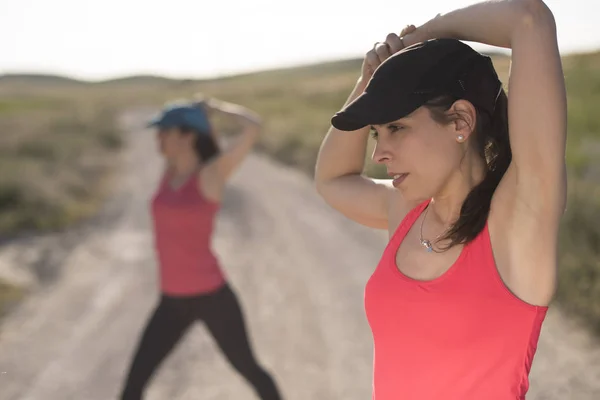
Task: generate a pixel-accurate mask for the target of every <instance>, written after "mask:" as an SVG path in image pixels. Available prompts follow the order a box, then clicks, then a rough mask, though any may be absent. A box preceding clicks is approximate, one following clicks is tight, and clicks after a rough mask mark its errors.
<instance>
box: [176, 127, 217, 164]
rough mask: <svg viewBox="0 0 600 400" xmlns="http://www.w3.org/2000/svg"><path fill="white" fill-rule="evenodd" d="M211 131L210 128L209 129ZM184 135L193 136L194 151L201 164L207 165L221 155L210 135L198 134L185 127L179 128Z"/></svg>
mask: <svg viewBox="0 0 600 400" xmlns="http://www.w3.org/2000/svg"><path fill="white" fill-rule="evenodd" d="M211 129H212V127H211ZM180 130H181V133H182V134H184V135H194V136H195V140H194V150H195V151H196V155H197V156H198V159H200V161H201V162H203V163H207V162H209V161H210V160H212V159H213V158H214V157H216V156H218V155H219V154H220V153H221V149H220V148H219V144H218V143H217V142H216V141H215V139H214V138H213V135H212V133H204V132H202V133H199V132H197V131H196V130H195V129H194V128H190V127H187V126H182V127H180Z"/></svg>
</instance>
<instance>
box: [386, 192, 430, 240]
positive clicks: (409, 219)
mask: <svg viewBox="0 0 600 400" xmlns="http://www.w3.org/2000/svg"><path fill="white" fill-rule="evenodd" d="M429 202H430V200H429V199H428V200H425V201H423V202H422V203H420V204H419V205H417V206H416V207H414V208H413V209H412V210H410V211H409V212H408V214H406V215H405V216H404V218H403V219H402V221H401V222H400V224H398V227H397V228H396V231H395V232H394V234H393V235H392V238H391V239H390V241H389V247H392V248H397V247H398V246H400V243H401V242H402V240H403V239H404V237H405V236H406V234H407V233H408V231H409V230H410V228H411V227H412V226H413V225H414V223H415V222H416V221H417V219H418V218H419V216H420V215H421V213H422V212H423V211H424V210H425V208H426V207H427V206H428V205H429Z"/></svg>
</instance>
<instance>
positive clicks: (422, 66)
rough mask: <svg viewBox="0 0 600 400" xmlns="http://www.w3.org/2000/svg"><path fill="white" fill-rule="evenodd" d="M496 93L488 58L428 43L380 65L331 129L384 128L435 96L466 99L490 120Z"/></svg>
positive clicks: (461, 47)
mask: <svg viewBox="0 0 600 400" xmlns="http://www.w3.org/2000/svg"><path fill="white" fill-rule="evenodd" d="M501 88H502V83H501V82H500V79H498V75H497V74H496V71H495V70H494V66H493V64H492V60H491V58H490V57H488V56H485V55H483V54H481V53H479V52H477V51H475V50H473V49H472V48H471V47H470V46H468V45H467V44H465V43H463V42H461V41H460V40H455V39H432V40H428V41H425V42H421V43H416V44H414V45H412V46H409V47H406V48H404V49H402V50H401V51H399V52H398V53H396V54H394V55H392V56H391V57H389V58H388V59H386V60H385V61H384V62H383V63H381V65H379V67H378V68H377V69H376V70H375V72H374V73H373V76H372V77H371V79H370V80H369V83H368V84H367V86H366V88H365V91H364V92H363V93H362V94H361V95H360V96H358V97H357V98H356V99H355V100H354V101H352V102H351V103H349V104H348V105H346V107H344V108H343V109H342V110H340V111H339V112H337V113H336V114H335V115H334V116H333V118H332V119H331V124H332V125H333V126H334V127H335V128H337V129H339V130H342V131H355V130H358V129H361V128H364V127H366V126H369V125H383V124H387V123H390V122H393V121H396V120H398V119H400V118H403V117H405V116H407V115H408V114H410V113H412V112H413V111H415V110H416V109H418V108H419V107H421V106H422V105H424V104H425V103H426V102H427V101H429V100H432V99H434V98H435V97H437V96H440V95H452V96H455V97H456V98H457V99H465V100H468V101H470V102H471V103H472V104H473V105H474V106H475V107H476V108H478V109H480V110H481V111H484V112H487V113H488V114H489V115H492V114H493V113H494V109H495V104H496V100H497V98H498V95H499V94H500V90H501Z"/></svg>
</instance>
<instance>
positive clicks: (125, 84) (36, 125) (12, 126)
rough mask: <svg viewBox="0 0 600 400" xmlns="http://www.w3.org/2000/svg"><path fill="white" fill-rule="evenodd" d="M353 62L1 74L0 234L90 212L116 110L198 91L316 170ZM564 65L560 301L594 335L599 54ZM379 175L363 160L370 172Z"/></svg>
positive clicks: (597, 320) (273, 150) (599, 231)
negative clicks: (216, 72)
mask: <svg viewBox="0 0 600 400" xmlns="http://www.w3.org/2000/svg"><path fill="white" fill-rule="evenodd" d="M494 62H495V65H496V67H497V69H498V72H499V75H500V77H501V79H502V80H503V81H504V82H506V78H507V75H508V68H509V59H508V58H507V57H495V58H494ZM359 68H360V60H348V61H340V62H336V63H328V64H322V65H317V66H308V67H302V68H292V69H284V70H276V71H265V72H261V73H256V74H248V75H244V76H237V77H232V78H226V79H217V80H210V81H192V80H168V79H163V78H155V77H135V78H126V79H120V80H115V81H110V82H103V83H97V84H85V83H80V82H74V81H70V80H59V79H57V78H55V77H36V78H35V79H34V78H32V77H23V78H19V77H9V78H4V79H0V128H1V129H2V135H1V136H0V153H2V157H1V158H0V160H1V161H0V234H2V233H10V232H14V231H15V230H18V229H23V228H34V229H44V228H56V227H61V226H64V225H65V224H68V223H70V222H72V221H75V220H77V219H78V218H81V217H82V216H86V215H89V214H90V213H93V212H94V210H95V209H96V207H97V205H98V204H99V201H98V199H100V198H101V197H102V196H101V194H102V193H103V184H102V182H103V180H102V177H103V176H106V171H107V168H108V166H109V165H110V155H111V154H113V153H114V151H115V149H117V148H118V147H119V145H120V140H121V139H120V136H119V134H118V132H117V130H116V127H115V123H114V122H115V115H116V110H118V109H123V108H125V107H130V106H135V105H145V106H148V105H151V106H160V105H161V104H162V103H163V102H165V101H168V100H172V99H175V98H181V97H190V96H192V95H193V94H194V93H195V92H197V91H202V92H205V93H206V94H208V95H212V96H216V97H219V98H222V99H225V100H229V101H234V102H239V103H242V104H245V105H247V106H249V107H251V108H253V109H255V110H256V111H258V112H259V113H261V114H262V115H263V117H264V119H265V121H266V126H265V132H264V134H263V136H262V138H261V141H260V144H259V148H260V149H261V150H262V151H264V152H266V153H268V154H270V155H272V156H273V157H275V158H277V159H278V160H280V161H282V162H284V163H287V164H289V165H293V166H296V167H298V168H300V169H302V170H303V171H305V172H306V173H308V174H312V172H313V168H314V163H315V159H316V155H317V151H318V148H319V145H320V143H321V140H322V138H323V136H324V134H325V132H326V131H327V129H328V127H329V120H330V118H331V116H332V115H333V113H334V112H335V111H337V110H338V109H339V107H340V106H341V105H342V104H343V103H344V101H345V99H346V97H347V96H348V93H349V91H350V89H351V87H352V85H353V84H354V82H355V80H356V78H357V73H358V71H359ZM564 69H565V77H566V80H567V91H568V97H569V140H568V155H567V160H568V163H569V165H570V169H571V174H572V179H571V180H570V182H571V184H570V193H569V207H568V211H567V214H566V216H565V218H564V221H563V230H562V236H561V249H560V263H561V266H560V275H561V276H560V287H559V291H558V296H557V300H558V301H559V302H560V304H561V305H562V306H563V307H565V308H566V309H568V310H569V311H572V312H573V314H575V315H579V316H581V317H582V319H584V320H585V321H586V322H587V323H588V324H589V325H590V326H591V327H592V328H594V329H596V330H597V331H598V332H599V333H600V277H599V275H600V226H599V225H598V223H597V221H598V219H599V218H600V194H599V190H600V189H599V188H600V184H599V181H600V171H599V169H598V167H597V166H598V163H594V159H598V156H599V155H600V151H599V150H600V146H598V143H599V140H598V139H599V136H600V117H599V116H598V112H597V111H596V109H597V108H598V107H599V106H600V53H596V54H582V55H576V56H569V57H566V58H565V60H564ZM219 125H220V126H221V127H222V128H224V129H228V126H227V125H225V124H223V123H220V124H219ZM107 156H108V157H107ZM367 158H368V155H367ZM381 172H382V171H381V169H380V168H377V167H376V166H374V165H373V164H372V163H368V165H367V173H369V174H370V175H372V176H377V175H379V174H380V173H381ZM1 292H2V289H0V293H1Z"/></svg>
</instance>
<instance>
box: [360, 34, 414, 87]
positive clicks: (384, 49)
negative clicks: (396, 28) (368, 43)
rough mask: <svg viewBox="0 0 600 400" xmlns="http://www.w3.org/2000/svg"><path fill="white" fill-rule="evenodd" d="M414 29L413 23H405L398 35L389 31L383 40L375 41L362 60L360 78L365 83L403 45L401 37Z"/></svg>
mask: <svg viewBox="0 0 600 400" xmlns="http://www.w3.org/2000/svg"><path fill="white" fill-rule="evenodd" d="M416 29H417V28H416V27H415V26H414V25H407V26H406V27H405V28H404V29H402V32H400V35H397V34H395V33H390V34H388V35H387V37H386V38H385V41H384V42H377V43H375V45H373V48H372V49H371V50H370V51H369V52H368V53H367V54H366V55H365V59H364V60H363V65H362V73H361V80H362V82H363V83H364V84H365V85H366V84H367V83H368V82H369V80H370V79H371V77H372V76H373V73H374V72H375V70H376V69H377V67H379V65H380V64H381V63H382V62H384V61H385V60H386V59H387V58H389V57H390V56H392V55H393V54H396V53H397V52H399V51H400V50H402V49H403V48H404V47H405V44H404V42H403V40H402V37H403V36H405V35H408V34H409V33H412V32H414V31H415V30H416Z"/></svg>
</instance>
